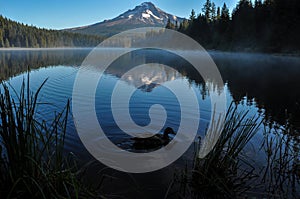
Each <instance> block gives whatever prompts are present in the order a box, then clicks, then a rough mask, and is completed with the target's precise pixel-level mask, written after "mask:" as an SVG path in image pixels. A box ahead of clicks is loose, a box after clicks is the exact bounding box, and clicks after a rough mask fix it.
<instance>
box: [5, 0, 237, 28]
mask: <svg viewBox="0 0 300 199" xmlns="http://www.w3.org/2000/svg"><path fill="white" fill-rule="evenodd" d="M144 1H146V0H105V1H103V0H0V14H1V15H3V16H5V17H8V18H10V19H13V20H16V21H19V22H23V23H26V24H29V25H31V24H32V25H35V26H38V27H43V28H51V29H62V28H69V27H77V26H83V25H89V24H93V23H96V22H100V21H103V20H104V19H111V18H114V17H116V16H117V15H119V14H121V13H123V12H125V11H127V10H128V9H132V8H134V7H135V6H136V5H139V4H141V3H142V2H144ZM148 1H149V0H148ZM151 2H152V3H154V4H155V5H156V6H157V7H159V8H161V9H162V10H164V11H166V12H168V13H171V14H175V15H177V16H180V17H188V16H189V15H190V12H191V10H192V9H195V11H196V12H197V14H198V13H199V12H201V8H202V6H203V4H204V2H205V0H152V1H151ZM214 2H215V3H216V4H217V6H222V5H223V3H224V2H226V4H227V5H228V6H229V7H230V10H231V9H232V8H233V7H235V5H236V3H237V2H238V0H214Z"/></svg>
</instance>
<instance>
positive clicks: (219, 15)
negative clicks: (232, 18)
mask: <svg viewBox="0 0 300 199" xmlns="http://www.w3.org/2000/svg"><path fill="white" fill-rule="evenodd" d="M220 19H221V9H220V7H218V9H217V21H219V20H220Z"/></svg>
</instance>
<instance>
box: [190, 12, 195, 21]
mask: <svg viewBox="0 0 300 199" xmlns="http://www.w3.org/2000/svg"><path fill="white" fill-rule="evenodd" d="M195 19H196V13H195V10H194V9H192V11H191V15H190V21H191V22H194V21H195Z"/></svg>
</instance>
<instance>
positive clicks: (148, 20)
mask: <svg viewBox="0 0 300 199" xmlns="http://www.w3.org/2000/svg"><path fill="white" fill-rule="evenodd" d="M169 19H170V21H171V22H172V23H174V24H175V23H176V22H178V23H180V22H182V21H183V20H184V18H180V17H177V16H175V15H172V14H169V13H167V12H164V11H163V10H161V9H160V8H158V7H156V6H155V5H154V4H153V3H151V2H144V3H142V4H140V5H138V6H136V7H135V8H133V9H130V10H128V11H126V12H124V13H123V14H120V15H119V16H117V17H116V18H113V19H109V20H104V21H102V22H100V23H96V24H93V25H90V26H84V27H77V28H72V29H69V31H72V32H79V33H85V34H100V35H101V34H102V35H107V34H109V35H111V34H115V33H118V32H120V31H123V30H128V29H131V28H139V27H149V26H157V27H165V26H166V25H167V22H168V20H169Z"/></svg>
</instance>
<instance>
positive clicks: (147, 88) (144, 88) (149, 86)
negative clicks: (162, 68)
mask: <svg viewBox="0 0 300 199" xmlns="http://www.w3.org/2000/svg"><path fill="white" fill-rule="evenodd" d="M157 86H159V84H155V83H151V84H145V85H143V86H140V87H139V88H138V89H140V90H141V91H143V92H152V91H153V89H154V88H156V87H157Z"/></svg>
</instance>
